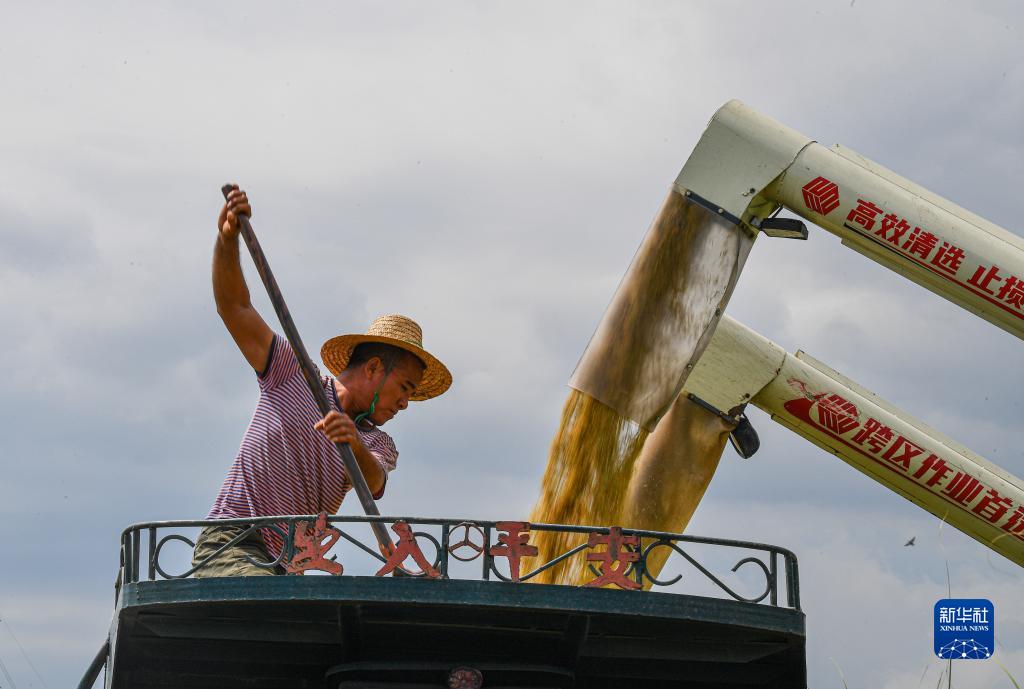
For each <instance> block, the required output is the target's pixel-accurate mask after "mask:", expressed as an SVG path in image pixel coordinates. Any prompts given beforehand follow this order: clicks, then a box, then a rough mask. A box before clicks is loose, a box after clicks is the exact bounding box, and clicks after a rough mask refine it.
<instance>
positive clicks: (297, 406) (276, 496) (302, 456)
mask: <svg viewBox="0 0 1024 689" xmlns="http://www.w3.org/2000/svg"><path fill="white" fill-rule="evenodd" d="M318 373H319V372H318ZM258 379H259V386H260V398H259V402H258V403H257V404H256V411H255V412H254V413H253V416H252V421H250V422H249V428H247V429H246V431H245V436H244V437H243V438H242V445H241V447H240V448H239V449H238V455H237V456H236V457H235V461H234V463H233V464H232V465H231V469H230V470H229V471H228V475H227V477H226V478H225V479H224V483H223V485H221V488H220V494H219V495H217V499H216V501H214V503H213V507H212V508H211V509H210V514H209V515H208V516H207V519H233V518H236V517H259V516H271V515H278V514H280V515H286V514H317V513H319V512H327V513H328V514H334V513H335V512H337V511H338V508H339V507H340V506H341V501H342V500H343V499H344V497H345V493H347V492H348V491H349V489H351V487H352V484H351V483H350V482H349V480H348V474H347V473H346V471H345V467H344V465H343V464H342V461H341V458H340V457H339V456H338V452H337V450H336V449H335V447H334V444H333V443H332V442H331V441H329V440H328V439H327V438H326V437H325V436H324V435H323V434H322V433H321V432H320V431H317V430H314V429H313V424H315V423H316V422H317V421H318V420H320V418H322V417H321V415H320V411H319V409H317V406H316V402H315V401H314V400H313V396H312V395H310V394H309V387H308V386H307V385H306V380H305V378H303V377H302V372H301V370H300V369H299V362H298V359H296V357H295V352H294V351H292V348H291V345H289V344H288V340H287V339H285V338H283V337H281V336H280V335H274V339H273V341H272V342H271V345H270V354H269V357H268V361H267V367H266V369H265V370H264V371H263V372H262V373H260V374H258ZM320 380H321V383H322V384H323V386H324V391H325V392H326V393H327V399H328V400H329V401H330V403H331V408H332V409H336V410H338V411H342V409H341V404H340V403H339V402H338V397H337V394H336V392H335V389H334V381H333V379H331V378H329V377H327V376H320ZM364 423H365V422H364ZM357 431H358V432H359V438H360V440H362V442H363V445H365V446H366V449H367V450H369V451H370V452H371V453H372V454H373V456H374V457H376V458H377V461H378V462H379V463H380V466H381V469H383V470H384V478H385V480H386V479H387V474H388V472H390V471H391V470H392V469H394V468H395V464H396V462H397V461H398V450H397V449H396V448H395V443H394V442H393V441H392V440H391V436H389V435H388V434H387V433H385V432H384V431H382V430H380V429H379V428H377V427H376V426H372V425H371V426H369V428H365V429H364V428H362V427H358V428H357ZM383 494H384V488H383V487H381V490H380V493H379V494H378V495H375V496H374V497H375V498H380V497H381V496H382V495H383ZM262 533H263V540H264V541H265V542H266V544H267V549H268V551H269V554H270V556H271V557H272V558H276V557H277V556H278V555H279V554H280V552H281V548H282V547H283V540H282V538H281V536H280V535H278V534H277V533H276V532H274V531H273V530H271V529H263V530H262Z"/></svg>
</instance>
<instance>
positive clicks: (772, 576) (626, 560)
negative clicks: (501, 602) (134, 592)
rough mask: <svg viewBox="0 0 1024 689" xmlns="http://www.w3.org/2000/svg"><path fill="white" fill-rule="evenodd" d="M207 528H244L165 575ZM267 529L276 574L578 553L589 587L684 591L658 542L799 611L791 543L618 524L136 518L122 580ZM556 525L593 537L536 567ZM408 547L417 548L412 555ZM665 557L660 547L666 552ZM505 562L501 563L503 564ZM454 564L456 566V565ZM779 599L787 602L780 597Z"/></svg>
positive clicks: (394, 569)
mask: <svg viewBox="0 0 1024 689" xmlns="http://www.w3.org/2000/svg"><path fill="white" fill-rule="evenodd" d="M318 519H319V521H318ZM375 524H384V525H386V526H391V529H392V531H394V532H395V533H396V534H397V535H398V536H399V539H398V540H397V547H398V548H402V547H403V543H405V544H406V545H407V546H409V547H407V548H406V549H405V551H404V552H403V553H401V554H399V553H395V551H392V554H391V555H392V556H391V557H389V556H388V554H385V553H382V552H380V550H379V546H378V545H377V542H376V540H375V538H374V536H373V534H372V532H370V531H369V528H366V527H371V526H373V525H375ZM210 526H213V527H236V531H237V533H236V534H235V535H234V536H233V537H232V538H231V539H230V540H227V541H226V542H224V543H223V544H222V545H220V546H219V547H218V548H216V549H215V550H214V552H213V553H212V554H210V555H209V556H207V557H205V558H204V559H203V560H202V561H199V562H195V563H193V564H192V566H191V567H186V568H184V569H183V570H182V571H180V572H179V573H177V574H175V573H171V572H168V571H167V569H166V568H165V565H167V563H166V562H162V561H161V557H162V556H165V549H166V547H167V546H168V544H170V543H173V542H179V543H183V544H184V545H186V546H187V547H188V548H190V549H191V548H193V547H194V546H195V542H194V541H193V540H192V539H191V538H188V537H187V536H186V535H184V534H183V533H182V532H183V530H190V529H194V528H195V527H210ZM360 527H363V528H364V529H365V530H366V531H367V533H366V534H365V536H364V537H363V538H360V537H358V536H357V535H356V533H355V532H356V530H357V529H358V528H360ZM403 529H404V530H403ZM261 530H265V531H264V533H265V534H267V535H268V536H269V537H270V538H271V539H274V540H279V541H280V542H281V543H283V547H282V548H281V550H280V553H279V554H278V555H277V557H276V558H275V559H273V560H269V559H268V560H266V561H261V560H258V559H255V558H252V557H249V556H246V560H248V562H249V564H251V565H253V566H256V567H261V568H265V569H271V570H275V573H288V574H300V573H303V571H306V570H310V569H320V570H328V571H331V570H333V573H336V574H341V575H342V576H345V574H344V573H342V572H341V570H342V563H341V562H338V560H337V557H338V553H337V552H336V553H335V554H334V555H330V554H329V553H328V552H327V550H328V549H330V547H331V546H335V545H341V546H342V547H345V548H348V555H360V556H369V558H370V561H369V562H370V563H371V564H373V565H377V564H381V565H383V566H382V567H381V568H380V569H379V570H378V571H377V572H376V574H377V575H378V576H381V575H382V574H389V573H395V574H397V575H399V576H401V575H405V576H412V577H437V578H460V579H464V578H480V579H483V580H485V581H487V580H492V579H497V580H500V581H506V582H507V581H515V582H529V581H530V580H531V579H534V578H535V577H537V576H538V575H539V574H540V573H541V572H544V571H546V570H548V569H550V568H552V567H555V566H556V565H559V564H560V563H571V562H572V561H573V558H578V560H577V562H578V563H585V565H586V568H587V569H589V571H590V572H591V573H592V574H593V575H594V577H595V579H594V580H592V581H591V582H589V583H587V584H586V585H587V586H589V585H602V586H603V585H607V584H616V585H618V587H619V588H632V589H641V588H652V589H666V588H668V587H672V592H682V590H681V588H682V589H685V587H686V585H687V584H688V583H689V582H690V581H692V580H691V579H686V580H684V577H683V574H678V575H676V576H674V577H669V578H664V579H662V578H659V576H666V575H664V574H660V572H659V574H657V575H656V574H654V573H652V571H651V569H650V568H649V567H648V561H649V559H650V558H651V557H652V554H654V553H655V552H657V551H658V550H659V549H664V548H667V549H669V550H670V551H671V553H669V554H670V555H671V554H675V555H677V556H678V557H676V558H672V557H670V558H669V560H668V562H667V563H666V569H670V570H672V571H675V570H676V569H678V568H679V567H680V566H683V567H684V568H685V567H689V568H692V570H693V571H695V572H696V573H697V574H698V575H700V576H699V577H698V579H699V580H700V581H703V582H704V583H710V584H711V585H712V588H713V589H717V590H719V591H721V592H723V593H724V594H726V595H727V596H728V597H730V598H732V599H734V600H737V601H741V602H745V603H762V602H765V601H766V602H767V603H768V604H769V605H773V606H780V605H781V606H783V607H788V608H793V609H796V610H799V609H800V584H799V576H798V567H797V559H796V555H794V554H793V553H792V552H791V551H789V550H787V549H785V548H780V547H777V546H773V545H767V544H764V543H755V542H749V541H734V540H727V539H718V538H702V537H698V536H686V535H683V534H676V533H669V532H662V531H644V530H638V529H625V528H621V529H620V528H618V527H593V526H566V525H558V524H530V523H525V522H492V521H481V520H463V519H429V518H414V517H408V518H406V517H399V518H396V517H385V516H379V517H378V516H373V517H365V516H326V515H291V516H279V517H259V518H245V519H223V520H180V521H160V522H145V523H140V524H134V525H132V526H130V527H128V528H127V529H125V530H124V531H123V532H122V534H121V575H120V582H121V583H133V582H138V581H143V580H149V581H155V580H158V579H181V578H186V577H191V576H195V575H196V574H197V573H199V575H200V576H202V570H203V569H204V568H208V567H212V565H211V562H213V561H214V560H216V559H217V557H218V555H219V554H220V553H222V552H223V551H225V550H227V549H228V548H231V547H232V546H235V545H238V544H240V543H245V542H250V541H251V540H252V539H253V537H254V536H255V535H256V534H257V532H259V531H261ZM551 531H554V532H561V533H566V534H579V535H580V536H583V537H586V540H584V541H583V542H582V543H580V544H579V545H577V546H575V547H572V548H570V549H568V550H566V551H565V552H563V553H561V554H559V555H558V556H556V557H553V558H551V559H550V560H547V561H546V562H543V563H539V564H534V563H533V562H532V560H533V559H535V558H532V557H531V556H532V555H535V554H536V551H535V550H534V551H532V552H531V550H530V548H531V547H532V546H530V544H529V534H530V533H535V532H551ZM275 535H276V539H275V538H274V537H275ZM324 540H330V541H331V543H330V546H328V547H327V548H326V549H325V548H323V541H324ZM344 544H348V545H347V546H346V545H344ZM368 544H369V545H368ZM409 548H412V549H413V551H415V552H410V550H409ZM424 548H426V550H424ZM708 548H712V549H713V551H708V550H707V549H708ZM311 549H312V550H311ZM697 550H700V551H701V554H702V555H703V556H707V555H708V554H709V552H712V553H713V554H714V555H715V556H714V557H705V558H704V559H705V562H706V561H707V560H708V559H714V560H721V559H722V557H723V556H724V555H725V554H726V553H733V551H735V552H736V553H740V554H741V555H743V556H741V557H738V559H737V560H736V561H735V564H734V565H732V567H731V568H729V571H730V572H731V573H732V574H733V575H736V574H737V572H738V571H739V570H740V568H742V567H744V566H748V567H747V570H753V571H754V572H758V573H760V574H761V575H763V578H764V585H763V589H759V587H755V588H756V589H759V590H758V591H757V592H756V593H750V594H747V595H743V594H741V593H739V592H737V590H736V589H737V588H750V582H749V577H748V581H745V582H744V581H738V582H736V583H734V584H733V585H729V584H727V583H726V582H725V581H724V579H725V578H726V577H728V576H729V575H726V574H724V573H721V575H719V574H716V573H715V571H712V570H713V569H714V568H715V566H714V565H711V566H705V564H704V563H702V562H701V561H700V559H698V554H696V551H697ZM431 551H432V552H431ZM416 553H419V555H420V557H419V558H418V560H417V559H416V558H415V557H413V561H414V562H419V563H420V564H419V567H418V569H415V568H411V567H409V566H408V565H407V564H406V559H408V558H409V557H410V556H414V555H415V554H416ZM662 554H663V553H662ZM662 554H659V556H658V557H659V559H660V556H661V555H662ZM348 555H347V556H346V561H345V563H344V564H345V567H348V568H349V569H351V565H352V563H353V561H354V560H353V558H352V557H349V556H348ZM733 556H734V554H730V555H728V557H727V558H726V561H731V560H732V557H733ZM165 557H166V556H165ZM476 560H480V563H479V569H478V570H477V571H478V574H473V573H472V571H469V574H470V576H467V567H468V565H466V564H465V563H469V562H473V561H476ZM780 560H781V563H780ZM499 563H501V565H502V566H499ZM520 563H522V564H524V565H526V566H525V568H524V569H525V570H526V571H524V572H522V573H521V574H520V573H519V568H520ZM595 563H596V566H595ZM780 564H781V567H780ZM168 566H169V565H168ZM577 566H579V564H577ZM172 569H173V568H172ZM456 569H458V570H459V571H458V572H456V571H455V570H456ZM503 570H504V571H503ZM737 576H738V575H737ZM602 577H604V579H602ZM758 578H759V577H758ZM640 595H642V594H640ZM780 600H784V602H781V603H780Z"/></svg>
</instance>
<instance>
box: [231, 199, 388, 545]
mask: <svg viewBox="0 0 1024 689" xmlns="http://www.w3.org/2000/svg"><path fill="white" fill-rule="evenodd" d="M232 189H233V186H232V185H230V184H225V185H224V186H223V187H221V192H222V193H223V194H224V198H225V199H227V197H228V194H229V193H230V192H231V190H232ZM238 223H239V227H240V228H241V232H242V238H243V239H245V245H246V246H247V247H249V254H250V255H251V256H252V262H253V263H254V264H255V265H256V272H258V273H259V274H260V279H261V280H263V286H264V287H266V288H267V295H268V296H269V297H270V303H271V304H273V305H274V311H275V312H276V313H277V318H278V320H279V321H280V322H281V328H282V329H283V330H284V335H285V337H287V338H288V344H290V345H291V346H292V350H293V351H294V352H295V357H296V358H297V359H298V360H299V368H300V369H301V370H302V377H303V378H305V379H306V385H308V386H309V391H310V392H311V393H312V394H313V399H314V400H315V401H316V406H317V407H318V408H319V409H320V414H321V415H323V416H326V415H327V413H328V412H329V411H331V405H330V402H328V401H327V394H326V393H325V392H324V389H323V386H322V385H321V383H320V377H319V376H318V375H317V373H316V369H315V368H314V367H313V362H312V361H310V359H309V354H307V353H306V348H305V347H304V346H303V344H302V338H300V337H299V331H298V330H297V329H296V327H295V323H294V321H292V316H291V313H289V311H288V305H287V304H285V302H284V297H283V296H282V295H281V290H280V289H279V288H278V286H277V280H275V279H274V274H273V273H272V272H271V270H270V264H269V263H267V257H266V256H265V255H264V253H263V249H262V247H260V243H259V241H258V240H257V239H256V233H255V232H253V230H252V224H251V223H250V222H249V218H247V217H246V216H244V215H240V216H238ZM335 447H336V448H337V450H338V455H339V456H340V457H341V461H342V463H343V464H344V465H345V471H346V472H347V473H348V478H349V481H351V482H352V488H353V489H354V490H355V493H356V496H358V498H359V504H361V505H362V506H363V512H365V513H366V514H368V515H371V516H379V515H380V511H379V510H378V509H377V503H376V502H375V501H374V499H373V495H372V494H371V493H370V487H369V486H368V485H367V484H366V478H365V477H364V476H363V472H362V470H361V469H360V468H359V463H358V462H356V456H355V455H354V454H353V453H352V448H351V447H349V446H348V443H335ZM371 526H372V528H373V533H374V535H375V536H376V537H377V541H378V542H379V543H380V545H381V547H382V548H384V549H385V550H386V551H387V552H388V553H390V552H391V551H392V548H393V546H392V543H391V537H390V536H389V535H388V532H387V529H386V528H385V527H384V525H383V524H381V523H380V522H373V523H372V524H371Z"/></svg>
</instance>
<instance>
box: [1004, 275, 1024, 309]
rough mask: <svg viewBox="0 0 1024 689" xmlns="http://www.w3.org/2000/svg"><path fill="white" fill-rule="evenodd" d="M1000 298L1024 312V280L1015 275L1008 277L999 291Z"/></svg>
mask: <svg viewBox="0 0 1024 689" xmlns="http://www.w3.org/2000/svg"><path fill="white" fill-rule="evenodd" d="M999 298H1000V299H1002V300H1003V301H1004V302H1006V303H1007V304H1009V305H1010V306H1016V307H1017V308H1018V309H1022V310H1024V280H1021V279H1020V278H1019V277H1017V276H1015V275H1013V276H1010V277H1008V278H1007V279H1006V283H1005V284H1003V286H1002V287H1001V288H1000V289H999Z"/></svg>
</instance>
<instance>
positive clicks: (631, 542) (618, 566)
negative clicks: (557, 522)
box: [585, 526, 640, 589]
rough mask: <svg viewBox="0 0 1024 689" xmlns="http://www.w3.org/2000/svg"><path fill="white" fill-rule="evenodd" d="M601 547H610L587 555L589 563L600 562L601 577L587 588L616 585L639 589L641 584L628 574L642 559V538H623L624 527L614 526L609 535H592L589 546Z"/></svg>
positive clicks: (609, 530)
mask: <svg viewBox="0 0 1024 689" xmlns="http://www.w3.org/2000/svg"><path fill="white" fill-rule="evenodd" d="M599 545H607V546H608V547H607V548H606V549H605V550H603V551H601V552H599V553H587V562H599V563H601V564H599V565H598V568H599V569H600V572H601V573H600V575H598V577H597V578H596V579H594V580H593V581H590V582H587V583H586V584H585V586H589V587H599V586H607V585H608V584H614V585H616V586H618V587H619V588H623V589H638V588H640V584H638V583H637V582H635V581H633V580H632V579H628V578H627V577H626V572H627V571H628V570H629V567H630V565H631V564H632V563H634V562H636V561H637V560H639V559H640V551H639V547H640V537H639V536H623V535H622V527H620V526H613V527H611V528H609V529H608V535H607V536H603V535H601V534H599V533H592V534H590V540H589V541H588V542H587V546H588V547H590V548H594V547H596V546H599ZM625 546H633V547H634V548H637V550H629V549H628V548H626V547H625Z"/></svg>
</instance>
